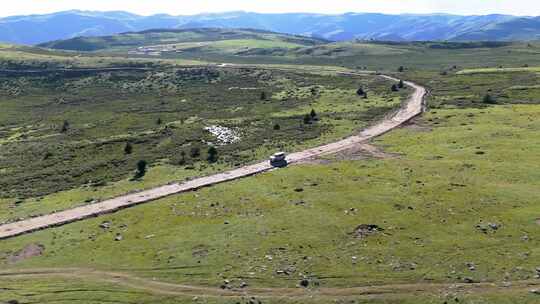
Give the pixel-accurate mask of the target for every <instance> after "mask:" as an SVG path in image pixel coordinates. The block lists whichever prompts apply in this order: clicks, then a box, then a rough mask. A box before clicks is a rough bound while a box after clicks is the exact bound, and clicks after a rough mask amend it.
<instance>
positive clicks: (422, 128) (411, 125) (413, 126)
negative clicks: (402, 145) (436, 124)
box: [401, 117, 433, 132]
mask: <svg viewBox="0 0 540 304" xmlns="http://www.w3.org/2000/svg"><path fill="white" fill-rule="evenodd" d="M401 127H402V128H407V129H409V130H412V131H415V132H431V131H432V130H433V129H432V128H431V127H430V126H428V125H427V124H425V123H423V122H422V121H421V119H420V118H419V117H417V118H413V119H411V120H409V121H407V122H405V123H404V124H402V125H401Z"/></svg>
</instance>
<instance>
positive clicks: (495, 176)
mask: <svg viewBox="0 0 540 304" xmlns="http://www.w3.org/2000/svg"><path fill="white" fill-rule="evenodd" d="M247 34H248V33H246V32H243V31H241V33H239V32H236V31H231V33H229V34H228V35H229V36H228V38H227V39H218V37H217V36H216V33H215V32H211V33H210V34H208V33H206V34H205V35H204V36H196V35H195V34H194V33H193V32H190V34H189V35H194V36H190V37H187V36H182V37H181V39H179V38H178V36H176V39H177V40H175V41H166V40H167V39H169V38H171V37H168V36H167V35H163V34H160V35H156V36H153V37H152V38H151V39H150V38H148V36H144V37H143V42H144V45H154V46H156V45H161V46H166V47H167V48H168V47H170V46H171V45H176V46H177V49H181V50H183V51H184V52H181V53H176V54H162V55H161V56H157V57H155V58H150V57H149V56H146V55H133V56H128V55H127V53H126V50H127V49H131V48H133V47H137V46H139V45H141V44H140V43H141V37H140V34H129V35H132V37H131V38H133V37H135V38H136V39H135V38H133V40H129V48H123V47H117V46H112V47H111V46H109V45H107V46H105V47H104V48H103V49H102V50H101V51H95V50H93V51H92V52H90V53H84V52H71V51H54V50H44V49H39V48H21V47H15V46H6V48H2V49H0V64H1V65H2V70H0V88H1V91H0V105H1V106H2V111H0V149H1V150H0V188H1V189H2V191H1V192H0V222H11V221H15V220H17V219H19V218H27V217H32V216H35V215H39V214H45V213H50V212H52V211H54V210H63V209H67V208H69V207H73V206H79V205H82V204H89V203H93V202H96V201H100V200H103V199H106V198H110V197H114V196H117V195H120V194H123V193H127V192H130V191H135V190H138V189H146V188H150V187H153V186H157V185H161V184H164V183H167V182H170V181H181V180H185V179H189V178H192V177H195V176H203V175H208V174H211V173H214V172H218V171H222V170H225V169H227V168H232V167H237V166H239V165H242V164H247V163H250V162H253V161H257V160H261V159H266V158H267V156H268V155H269V154H271V153H272V152H274V151H276V150H285V151H288V152H289V151H290V152H292V151H299V150H301V149H303V148H307V147H313V146H316V145H318V144H321V143H325V142H332V141H335V140H336V139H339V138H343V137H345V136H348V135H350V134H353V133H355V132H357V131H358V130H360V129H362V128H363V127H365V126H367V125H369V124H371V123H373V122H374V121H376V120H378V119H380V118H381V117H383V116H384V115H386V114H387V113H389V112H391V111H393V110H394V109H396V108H397V107H398V106H399V105H400V104H401V103H402V102H403V100H405V99H406V97H407V96H408V95H409V94H410V93H411V90H410V89H402V90H400V91H399V92H391V90H390V86H391V85H392V82H389V81H386V80H382V78H380V77H377V75H375V73H374V72H372V71H379V72H381V73H385V74H391V75H394V76H396V77H398V78H402V79H407V80H411V81H415V82H417V83H419V84H421V85H423V86H425V87H426V88H427V89H428V90H429V96H428V97H427V106H428V111H427V112H426V113H424V114H423V115H422V116H421V117H418V118H416V119H414V120H413V121H411V122H410V123H408V124H407V125H406V126H403V127H402V128H399V129H396V130H394V131H392V132H390V133H388V134H386V135H384V136H382V137H380V138H378V139H376V140H374V141H373V142H372V143H371V144H373V145H374V146H375V147H376V150H377V151H380V153H378V154H376V155H375V156H376V157H375V156H373V155H372V154H370V153H367V152H365V151H345V152H342V153H339V154H338V155H332V156H326V157H323V158H319V159H315V160H313V161H311V162H308V163H304V164H301V165H296V166H291V167H288V168H283V169H279V170H274V171H271V172H268V173H264V174H260V175H256V176H253V177H249V178H244V179H241V180H237V181H234V182H229V183H225V184H219V185H215V186H213V187H209V188H204V189H200V190H198V191H194V192H189V193H184V194H181V195H175V196H171V197H168V198H165V199H161V200H158V201H154V202H151V203H148V204H144V205H140V206H136V207H133V208H130V209H126V210H122V211H119V212H116V213H114V214H108V215H103V216H100V217H96V218H91V219H88V220H85V221H81V222H76V223H72V224H69V225H65V226H62V227H56V228H51V229H48V230H43V231H39V232H35V233H32V234H28V235H24V236H20V237H16V238H12V239H8V240H2V241H0V303H3V302H6V303H10V304H12V303H74V302H77V303H105V302H111V303H119V302H121V303H242V304H244V303H245V304H248V303H249V304H252V303H259V301H260V303H381V304H383V303H384V304H390V303H392V304H398V303H399V304H401V303H410V304H413V303H414V304H417V303H419V304H424V303H425V304H428V303H429V304H434V303H438V304H442V303H446V304H448V303H467V304H503V303H504V304H507V303H508V304H510V303H525V304H532V303H537V302H538V301H540V296H539V295H538V294H535V293H533V292H531V291H532V290H533V289H539V288H540V286H539V285H540V281H539V280H538V276H540V272H539V270H538V269H539V267H540V239H538V235H540V191H539V189H540V171H539V170H538V165H539V164H540V135H539V134H540V74H539V73H538V69H537V68H536V67H538V66H540V56H538V53H539V52H540V45H539V44H537V43H529V44H526V43H474V44H466V43H442V42H441V43H439V42H437V43H436V42H431V43H391V44H383V43H378V42H347V43H335V44H332V43H330V44H324V43H323V42H321V41H317V42H313V45H306V44H307V43H308V42H299V41H290V39H289V38H291V37H284V36H280V37H279V39H278V38H276V37H277V36H275V34H269V33H259V34H258V36H256V37H246V35H247ZM249 34H250V35H252V34H253V33H249ZM137 35H139V36H137ZM152 35H155V33H152ZM186 35H187V34H186ZM197 35H201V32H198V33H197ZM260 35H271V36H272V35H274V36H272V37H269V36H266V37H265V38H264V39H263V38H261V36H260ZM230 36H233V37H230ZM167 37H168V38H167ZM131 38H130V39H131ZM233 38H234V39H233ZM92 39H97V40H96V41H103V40H102V39H101V38H92ZM119 39H120V40H121V39H127V38H126V37H115V38H107V39H106V40H107V41H109V42H111V41H116V42H115V43H117V41H118V40H119ZM278 40H279V41H278ZM156 41H157V42H156ZM71 42H73V41H71ZM71 42H70V43H71ZM86 42H88V43H92V41H86ZM55 43H56V44H59V43H60V44H61V43H63V42H55ZM126 45H127V44H126ZM50 46H53V45H50ZM90 46H92V44H90ZM2 54H3V55H2ZM18 54H22V55H21V56H20V57H18ZM2 56H3V57H2ZM191 60H195V61H191ZM201 62H209V63H214V64H210V65H201V64H200V63H201ZM197 63H199V64H197ZM224 63H227V64H224ZM228 63H231V64H232V63H243V64H245V65H243V66H234V65H231V64H228ZM255 63H256V64H257V65H254V64H255ZM525 65H528V67H525ZM400 66H403V69H400V70H401V71H400V72H399V71H398V67H400ZM72 67H99V69H97V70H71V71H69V70H68V71H66V70H58V68H72ZM111 67H114V68H121V69H119V70H107V68H111ZM36 69H41V70H42V71H41V72H40V73H37V74H35V73H29V71H31V70H32V71H33V70H36ZM6 70H9V71H6ZM14 70H16V71H14ZM350 70H355V71H362V72H365V73H364V74H362V75H360V74H359V75H356V76H347V75H343V74H340V72H346V71H350ZM25 71H26V72H25ZM358 87H362V88H364V89H366V90H367V93H368V98H367V99H364V98H363V97H360V96H358V95H357V94H356V90H357V89H358ZM263 92H264V94H262V93H263ZM263 95H264V96H263ZM312 109H313V110H315V111H316V114H317V115H316V117H317V119H314V120H312V121H310V122H309V123H305V122H304V118H305V116H306V114H309V113H310V111H311V110H312ZM21 113H24V115H21ZM64 121H67V122H68V123H69V124H68V127H67V129H66V130H63V126H64ZM212 125H219V126H224V127H227V128H229V129H230V130H234V131H235V132H237V134H239V135H240V138H241V139H240V140H239V141H237V142H233V143H228V144H223V145H217V142H216V138H215V137H214V136H213V135H212V134H210V133H208V132H206V131H204V128H205V127H208V126H212ZM276 125H279V128H276V127H275V126H276ZM128 142H129V143H130V144H131V145H132V147H133V151H132V152H131V153H130V154H126V152H125V146H126V143H128ZM211 145H216V147H217V149H218V153H219V154H218V155H219V158H218V161H217V162H215V163H212V162H209V161H208V160H207V151H208V148H209V147H210V146H211ZM194 147H196V148H199V150H200V155H197V156H193V155H192V153H191V152H192V148H194ZM182 152H183V153H182ZM381 155H382V156H381ZM141 159H144V160H147V161H148V163H149V168H148V172H147V174H146V175H145V176H144V178H142V179H138V180H133V179H132V177H133V175H134V170H135V168H136V163H137V161H138V160H141ZM21 272H23V273H25V274H24V275H22V274H21ZM40 273H41V274H40ZM302 284H303V285H307V286H302ZM252 297H254V298H252ZM10 301H11V302H10ZM13 301H17V302H13Z"/></svg>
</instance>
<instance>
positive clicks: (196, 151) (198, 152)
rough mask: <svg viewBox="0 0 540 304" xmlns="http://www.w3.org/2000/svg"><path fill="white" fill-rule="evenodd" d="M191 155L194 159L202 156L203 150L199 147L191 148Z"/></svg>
mask: <svg viewBox="0 0 540 304" xmlns="http://www.w3.org/2000/svg"><path fill="white" fill-rule="evenodd" d="M189 155H190V156H191V157H192V158H197V157H199V156H201V149H200V148H199V147H193V148H191V150H190V151H189Z"/></svg>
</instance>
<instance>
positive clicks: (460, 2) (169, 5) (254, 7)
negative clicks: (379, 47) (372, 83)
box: [0, 0, 540, 16]
mask: <svg viewBox="0 0 540 304" xmlns="http://www.w3.org/2000/svg"><path fill="white" fill-rule="evenodd" d="M2 1H3V2H4V4H3V5H2V10H1V11H0V16H9V15H26V14H41V13H49V12H55V11H61V10H70V9H81V10H101V11H105V10H126V11H130V12H133V13H137V14H141V15H150V14H157V13H167V14H171V15H189V14H196V13H201V12H223V11H232V10H245V11H254V12H267V13H278V12H316V13H327V14H333V13H343V12H381V13H434V12H441V13H456V14H467V15H471V14H490V13H502V14H514V15H529V16H530V15H534V16H538V15H540V0H264V1H263V0H13V1H8V0H2Z"/></svg>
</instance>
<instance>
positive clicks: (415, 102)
mask: <svg viewBox="0 0 540 304" xmlns="http://www.w3.org/2000/svg"><path fill="white" fill-rule="evenodd" d="M380 77H383V78H386V79H389V80H394V81H398V79H395V78H393V77H390V76H386V75H381V76H380ZM404 83H405V85H407V86H409V87H412V88H413V89H414V93H413V94H412V95H411V96H410V98H409V100H408V101H407V102H406V103H405V104H404V105H403V106H402V108H401V109H400V110H398V111H397V112H396V113H394V114H393V115H392V116H389V117H388V118H385V119H383V120H382V121H380V122H379V123H377V124H375V125H373V126H371V127H369V128H367V129H365V130H363V131H362V132H360V134H358V135H354V136H350V137H347V138H345V139H343V140H340V141H337V142H334V143H330V144H327V145H323V146H319V147H316V148H312V149H307V150H304V151H301V152H296V153H292V154H290V155H288V156H287V160H288V162H289V164H290V165H293V164H296V163H298V162H301V161H303V160H306V159H309V158H312V157H315V156H321V155H325V154H332V153H336V152H340V151H343V150H347V149H349V148H351V147H353V146H354V145H357V144H359V143H362V142H365V141H367V140H370V139H372V138H374V137H377V136H380V135H382V134H384V133H386V132H388V131H390V130H392V129H394V128H396V127H398V126H400V125H402V124H403V123H405V122H407V121H409V120H410V119H412V118H413V117H415V116H417V115H419V114H421V113H422V111H423V109H424V97H425V95H426V89H425V88H424V87H422V86H420V85H417V84H415V83H413V82H409V81H405V82H404ZM271 169H273V167H272V166H271V165H270V164H269V162H268V161H264V162H260V163H256V164H253V165H248V166H244V167H241V168H238V169H233V170H230V171H226V172H223V173H218V174H215V175H211V176H206V177H201V178H197V179H194V180H191V181H187V182H182V183H173V184H168V185H165V186H161V187H157V188H153V189H150V190H146V191H142V192H138V193H134V194H128V195H124V196H120V197H116V198H112V199H109V200H105V201H102V202H99V203H95V204H90V205H86V206H81V207H76V208H73V209H68V210H65V211H60V212H57V213H52V214H48V215H43V216H39V217H34V218H30V219H26V220H22V221H18V222H13V223H9V224H5V225H1V226H0V240H1V239H7V238H11V237H15V236H18V235H21V234H25V233H30V232H33V231H37V230H41V229H46V228H50V227H55V226H61V225H65V224H68V223H71V222H75V221H79V220H83V219H86V218H89V217H95V216H98V215H100V214H105V213H112V212H115V211H117V210H120V209H124V208H128V207H132V206H135V205H138V204H142V203H147V202H150V201H153V200H157V199H161V198H164V197H167V196H170V195H174V194H178V193H182V192H187V191H193V190H197V189H199V188H202V187H206V186H211V185H215V184H218V183H223V182H227V181H231V180H235V179H239V178H242V177H246V176H250V175H254V174H258V173H261V172H265V171H268V170H271Z"/></svg>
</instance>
